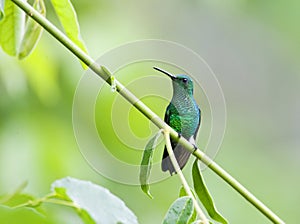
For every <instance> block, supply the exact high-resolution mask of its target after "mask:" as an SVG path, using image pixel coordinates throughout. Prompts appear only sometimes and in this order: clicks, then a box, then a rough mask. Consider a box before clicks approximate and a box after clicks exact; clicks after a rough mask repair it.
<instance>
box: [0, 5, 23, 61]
mask: <svg viewBox="0 0 300 224" xmlns="http://www.w3.org/2000/svg"><path fill="white" fill-rule="evenodd" d="M4 13H5V16H4V18H3V20H2V21H1V23H0V44H1V46H2V49H3V51H5V52H6V53H7V54H9V55H11V56H15V55H16V54H17V52H18V47H19V46H20V42H21V38H22V35H23V32H24V25H25V23H24V22H25V14H24V12H23V11H22V10H21V9H19V8H18V7H17V6H16V5H15V4H14V3H13V2H12V1H6V2H5V6H4Z"/></svg>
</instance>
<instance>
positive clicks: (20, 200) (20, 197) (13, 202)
mask: <svg viewBox="0 0 300 224" xmlns="http://www.w3.org/2000/svg"><path fill="white" fill-rule="evenodd" d="M32 200H34V197H33V196H31V195H29V194H15V195H12V196H11V197H10V198H9V199H8V200H6V201H5V202H3V203H2V204H3V205H6V206H8V207H15V206H18V205H21V204H24V203H27V202H28V201H32Z"/></svg>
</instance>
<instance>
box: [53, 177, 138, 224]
mask: <svg viewBox="0 0 300 224" xmlns="http://www.w3.org/2000/svg"><path fill="white" fill-rule="evenodd" d="M51 189H52V191H54V192H55V193H56V194H57V195H58V197H59V198H60V199H64V200H67V201H70V200H71V201H72V202H73V203H74V205H76V207H78V211H77V212H78V213H79V215H80V216H81V217H84V219H83V220H84V221H85V223H122V224H127V223H128V224H135V223H138V221H137V218H136V216H135V215H134V214H133V212H132V211H131V210H130V209H129V208H128V207H126V205H125V204H124V202H123V201H122V200H121V199H119V198H118V197H116V196H115V195H113V194H112V193H110V192H109V191H108V190H107V189H105V188H103V187H101V186H99V185H96V184H93V183H91V182H89V181H83V180H77V179H74V178H70V177H68V178H64V179H60V180H57V181H55V182H54V183H53V184H52V185H51Z"/></svg>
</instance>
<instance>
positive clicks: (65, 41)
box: [11, 0, 284, 224]
mask: <svg viewBox="0 0 300 224" xmlns="http://www.w3.org/2000/svg"><path fill="white" fill-rule="evenodd" d="M11 1H12V2H14V3H15V4H16V5H17V6H18V7H19V8H21V9H22V10H23V11H24V12H26V13H27V15H28V16H30V17H31V18H32V19H34V20H35V21H36V22H37V23H39V24H40V25H41V26H42V27H43V28H44V29H45V30H46V31H47V32H48V33H49V34H51V35H52V36H53V37H54V38H55V39H56V40H57V41H59V42H60V43H61V44H62V45H63V46H65V47H66V48H67V49H68V50H69V51H71V52H72V53H73V54H74V55H75V56H76V57H77V58H78V59H80V60H81V61H82V62H83V63H85V64H86V65H87V66H89V67H90V69H91V70H92V71H94V72H95V74H97V75H98V76H99V77H101V78H102V79H104V80H105V81H106V82H107V83H108V84H110V85H111V75H110V73H109V72H108V70H107V69H106V68H105V67H104V66H99V65H98V64H96V63H95V61H94V60H93V59H92V58H91V57H90V56H89V55H87V54H86V53H85V52H84V51H82V50H81V49H80V48H79V47H78V46H77V45H76V44H75V43H73V42H72V41H71V40H70V39H69V38H68V37H67V36H66V35H64V34H63V33H62V32H61V31H60V30H59V29H58V28H57V27H55V26H54V25H53V24H52V23H51V22H50V21H48V20H47V19H46V18H45V17H43V16H42V15H41V14H40V13H38V12H37V11H36V10H35V9H34V8H32V7H31V5H29V4H28V3H27V2H26V1H23V0H11ZM114 83H115V86H116V90H117V91H118V92H119V94H121V95H122V96H123V97H124V98H125V99H126V100H127V101H128V102H129V103H131V104H132V105H133V106H134V107H135V108H136V109H138V110H139V111H140V112H141V113H142V114H143V115H144V116H146V117H147V118H148V119H149V120H151V121H152V122H153V123H154V124H155V125H156V126H157V127H158V128H159V129H165V130H169V131H170V133H169V134H170V136H171V138H172V139H174V140H176V141H178V142H179V143H180V144H181V145H182V146H183V147H184V148H185V149H186V150H189V151H190V152H192V153H193V155H194V156H195V157H197V158H198V159H199V160H201V161H202V162H203V163H204V164H205V165H207V166H208V167H209V168H210V169H211V170H212V171H214V172H215V173H216V174H217V175H218V176H220V177H221V178H222V179H223V180H224V181H226V182H227V183H228V184H229V185H230V186H231V187H232V188H234V189H235V190H236V191H237V192H239V193H240V194H241V195H242V196H243V197H244V198H245V199H246V200H247V201H248V202H250V203H251V204H252V205H253V206H255V207H256V208H257V209H258V210H259V211H260V212H261V213H262V214H264V215H265V216H266V217H267V218H268V219H269V220H270V221H272V222H273V223H279V224H283V223H284V222H283V221H282V220H281V219H280V218H279V217H278V216H277V215H276V214H275V213H274V212H272V211H271V210H270V209H269V208H268V207H267V206H266V205H265V204H264V203H262V202H261V201H260V200H258V199H257V198H256V197H255V196H254V195H253V194H252V193H251V192H249V191H248V190H247V189H246V188H245V187H244V186H243V185H242V184H240V183H239V182H238V181H237V180H236V179H235V178H233V177H232V176H231V175H230V174H229V173H227V172H226V171H225V170H224V169H223V168H222V167H221V166H219V165H218V164H217V163H215V162H214V161H213V160H212V159H210V158H209V157H208V156H207V155H205V154H204V152H202V151H201V150H199V149H196V150H195V148H194V145H192V144H191V143H190V142H189V141H188V140H187V139H185V138H183V137H180V138H179V139H178V133H177V132H176V131H174V130H173V129H172V128H171V127H169V126H168V125H167V124H166V123H165V122H164V121H163V120H162V119H161V118H159V117H158V116H157V115H156V114H155V113H154V112H153V111H152V110H150V109H149V108H148V107H147V106H146V105H145V104H144V103H142V102H141V101H140V100H139V99H138V98H137V97H136V96H135V95H133V94H132V93H131V92H130V91H129V90H128V89H126V88H125V87H124V86H123V85H122V84H121V83H120V82H119V81H118V80H116V79H115V80H114Z"/></svg>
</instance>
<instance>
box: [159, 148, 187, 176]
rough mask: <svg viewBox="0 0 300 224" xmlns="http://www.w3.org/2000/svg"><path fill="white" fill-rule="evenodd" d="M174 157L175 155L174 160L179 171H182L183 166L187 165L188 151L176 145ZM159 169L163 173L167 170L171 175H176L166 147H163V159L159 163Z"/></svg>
mask: <svg viewBox="0 0 300 224" xmlns="http://www.w3.org/2000/svg"><path fill="white" fill-rule="evenodd" d="M174 155H175V158H176V159H177V162H178V165H179V167H180V169H181V170H182V169H183V167H184V166H185V164H186V163H187V161H188V159H189V157H190V155H191V153H190V152H189V151H187V150H186V149H185V148H183V147H182V146H181V145H179V144H177V145H176V147H175V149H174ZM161 169H162V171H164V172H165V171H167V170H169V172H170V174H171V175H172V174H173V173H176V171H175V169H174V166H173V164H172V162H171V159H170V156H169V153H168V151H167V149H166V147H165V150H164V155H163V159H162V162H161Z"/></svg>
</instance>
